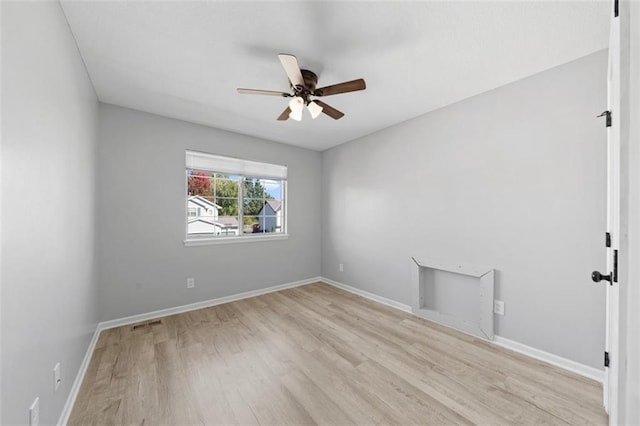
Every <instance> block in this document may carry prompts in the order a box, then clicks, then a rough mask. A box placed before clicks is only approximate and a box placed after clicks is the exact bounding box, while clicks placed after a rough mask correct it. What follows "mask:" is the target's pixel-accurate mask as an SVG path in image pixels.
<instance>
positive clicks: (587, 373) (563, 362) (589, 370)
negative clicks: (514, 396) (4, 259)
mask: <svg viewBox="0 0 640 426" xmlns="http://www.w3.org/2000/svg"><path fill="white" fill-rule="evenodd" d="M315 282H324V283H326V284H329V285H331V286H334V287H337V288H339V289H341V290H344V291H348V292H349V293H353V294H356V295H358V296H362V297H364V298H366V299H369V300H372V301H374V302H378V303H381V304H383V305H387V306H390V307H392V308H395V309H398V310H400V311H403V312H407V313H409V314H412V312H411V306H409V305H405V304H404V303H400V302H398V301H395V300H392V299H388V298H386V297H382V296H378V295H377V294H373V293H370V292H368V291H364V290H360V289H358V288H355V287H352V286H350V285H347V284H343V283H340V282H337V281H334V280H331V279H329V278H324V277H314V278H308V279H306V280H301V281H294V282H291V283H287V284H281V285H275V286H272V287H267V288H263V289H259V290H252V291H247V292H244V293H238V294H234V295H231V296H224V297H219V298H217V299H210V300H205V301H202V302H196V303H191V304H189V305H182V306H176V307H174V308H168V309H161V310H158V311H153V312H147V313H145V314H139V315H132V316H128V317H124V318H119V319H115V320H110V321H104V322H101V323H98V325H97V327H96V331H95V333H94V334H93V338H92V339H91V342H90V343H89V347H88V348H87V352H86V354H85V356H84V359H83V360H82V364H80V369H79V370H78V374H76V378H75V380H74V381H73V385H72V386H71V391H70V392H69V396H68V397H67V401H66V403H65V405H64V408H63V409H62V413H61V414H60V418H59V420H58V425H59V426H64V425H66V424H67V421H68V420H69V416H70V415H71V410H72V409H73V405H74V403H75V401H76V398H77V397H78V392H79V391H80V386H81V385H82V381H83V380H84V376H85V374H86V372H87V368H88V367H89V362H90V361H91V357H92V356H93V351H94V350H95V347H96V343H97V342H98V338H99V336H100V333H101V332H102V330H107V329H110V328H114V327H120V326H123V325H129V324H135V323H138V322H142V321H148V320H151V319H155V318H161V317H165V316H168V315H175V314H180V313H183V312H189V311H195V310H197V309H202V308H208V307H211V306H216V305H221V304H223V303H229V302H235V301H237V300H242V299H247V298H250V297H255V296H260V295H263V294H267V293H273V292H276V291H280V290H285V289H288V288H294V287H300V286H303V285H307V284H312V283H315ZM412 315H413V314H412ZM488 342H490V343H493V344H495V345H498V346H501V347H504V348H507V349H510V350H513V351H515V352H519V353H522V354H524V355H527V356H530V357H531V358H535V359H538V360H541V361H544V362H547V363H549V364H551V365H555V366H557V367H560V368H563V369H565V370H568V371H572V372H574V373H576V374H579V375H581V376H584V377H588V378H590V379H593V380H596V381H599V382H602V381H603V379H604V371H602V370H598V369H596V368H593V367H589V366H586V365H584V364H580V363H578V362H575V361H571V360H569V359H566V358H562V357H560V356H557V355H554V354H551V353H549V352H545V351H542V350H539V349H535V348H532V347H530V346H527V345H523V344H522V343H518V342H515V341H513V340H509V339H506V338H504V337H500V336H497V335H496V336H495V337H494V340H493V341H490V340H488Z"/></svg>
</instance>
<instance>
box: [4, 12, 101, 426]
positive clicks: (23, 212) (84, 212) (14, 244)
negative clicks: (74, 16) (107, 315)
mask: <svg viewBox="0 0 640 426" xmlns="http://www.w3.org/2000/svg"><path fill="white" fill-rule="evenodd" d="M2 8H3V10H2V113H3V116H2V197H3V203H2V292H3V297H2V397H3V401H2V408H3V411H2V419H1V421H0V423H2V424H6V425H8V424H25V423H27V419H28V417H27V415H28V407H29V405H30V404H31V402H32V401H33V400H34V398H35V397H36V396H39V397H40V418H41V423H42V424H52V423H55V422H56V421H57V420H58V416H59V415H60V412H61V410H62V407H63V405H64V402H65V400H66V398H67V396H68V393H69V390H70V388H71V385H72V382H73V380H74V378H75V375H76V373H77V371H78V368H79V366H80V363H81V361H82V358H83V356H84V354H85V352H86V349H87V346H88V344H89V340H90V338H91V336H92V334H93V332H94V330H95V327H96V322H97V314H96V305H97V303H96V299H95V297H96V280H95V272H94V270H95V267H94V265H95V249H94V248H95V244H94V243H95V241H94V225H95V221H94V215H95V195H94V194H95V187H94V186H95V185H94V183H95V180H94V164H95V146H96V140H97V118H98V104H97V100H96V96H95V94H94V92H93V88H92V86H91V83H90V81H89V78H88V77H87V74H86V72H85V69H84V65H83V63H82V60H81V58H80V56H79V54H78V51H77V49H76V45H75V41H74V39H73V36H72V35H71V32H70V31H69V28H68V26H67V22H66V19H65V17H64V15H63V13H62V10H61V8H60V5H59V4H58V3H53V2H46V3H26V2H23V3H13V2H3V5H2ZM56 362H61V363H62V380H63V381H62V385H61V388H60V389H59V391H58V392H57V393H55V394H54V392H53V372H52V369H53V366H54V364H55V363H56Z"/></svg>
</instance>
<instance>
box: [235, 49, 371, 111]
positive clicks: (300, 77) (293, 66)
mask: <svg viewBox="0 0 640 426" xmlns="http://www.w3.org/2000/svg"><path fill="white" fill-rule="evenodd" d="M278 58H280V62H281V63H282V66H283V67H284V70H285V72H286V73H287V76H288V77H289V86H290V88H291V93H287V92H277V91H273V90H255V89H238V93H241V94H246V95H267V96H282V97H284V98H293V99H291V100H290V101H289V106H288V107H287V108H286V109H285V110H284V111H282V114H280V116H279V117H278V120H280V121H283V120H286V119H288V118H289V117H291V118H292V119H294V120H296V121H301V120H302V111H303V110H304V107H305V106H306V107H307V109H308V110H309V112H310V113H311V117H312V118H314V119H315V118H317V117H318V116H319V115H320V113H321V112H324V113H325V114H327V115H328V116H329V117H331V118H333V119H335V120H338V119H340V118H342V117H343V116H344V113H342V112H340V111H338V110H337V109H335V108H333V107H332V106H330V105H327V104H326V103H324V102H322V101H321V100H318V99H311V97H312V96H317V97H322V96H330V95H337V94H340V93H347V92H355V91H357V90H364V89H366V88H367V86H366V84H365V82H364V80H363V79H361V78H359V79H357V80H351V81H345V82H344V83H338V84H333V85H331V86H325V87H321V88H319V89H316V84H318V76H317V75H316V74H315V73H314V72H312V71H309V70H303V69H300V66H299V65H298V60H297V59H296V57H295V56H293V55H289V54H286V53H280V54H279V55H278Z"/></svg>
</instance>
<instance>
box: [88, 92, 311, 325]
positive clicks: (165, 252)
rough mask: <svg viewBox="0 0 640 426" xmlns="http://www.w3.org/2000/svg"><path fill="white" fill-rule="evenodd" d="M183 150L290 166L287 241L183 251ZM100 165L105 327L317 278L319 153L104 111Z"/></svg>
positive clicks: (138, 114) (166, 120)
mask: <svg viewBox="0 0 640 426" xmlns="http://www.w3.org/2000/svg"><path fill="white" fill-rule="evenodd" d="M185 149H194V150H198V151H204V152H210V153H215V154H221V155H229V156H236V157H241V158H246V159H250V160H257V161H264V162H269V163H275V164H284V165H286V166H288V168H289V169H288V173H289V174H288V197H289V198H288V203H289V204H288V207H287V209H288V219H289V222H288V228H289V234H290V236H289V239H288V240H280V241H266V242H264V241H261V242H253V243H248V242H245V243H236V244H224V245H209V246H198V247H185V246H184V244H183V241H184V239H185V205H184V203H185V165H184V162H185V160H184V156H185ZM98 158H99V164H98V186H99V188H98V196H99V201H98V234H99V244H98V246H99V248H98V253H99V265H100V267H99V281H100V293H99V296H100V297H99V299H100V313H101V319H102V320H109V319H114V318H121V317H124V316H128V315H134V314H140V313H146V312H149V311H153V310H158V309H163V308H170V307H174V306H179V305H183V304H188V303H193V302H197V301H202V300H207V299H212V298H218V297H222V296H227V295H232V294H236V293H240V292H245V291H250V290H256V289H260V288H264V287H267V286H272V285H277V284H284V283H288V282H293V281H298V280H302V279H306V278H312V277H316V276H319V275H320V180H321V178H320V172H321V154H320V153H319V152H315V151H309V150H305V149H301V148H295V147H292V146H289V145H283V144H278V143H273V142H267V141H265V140H260V139H256V138H252V137H248V136H242V135H238V134H234V133H229V132H225V131H222V130H216V129H212V128H209V127H204V126H200V125H195V124H190V123H186V122H183V121H179V120H173V119H169V118H163V117H160V116H156V115H152V114H147V113H142V112H137V111H133V110H129V109H125V108H120V107H116V106H112V105H105V104H101V105H100V145H99V148H98ZM187 277H194V278H195V279H196V287H195V288H194V289H187V288H186V279H187Z"/></svg>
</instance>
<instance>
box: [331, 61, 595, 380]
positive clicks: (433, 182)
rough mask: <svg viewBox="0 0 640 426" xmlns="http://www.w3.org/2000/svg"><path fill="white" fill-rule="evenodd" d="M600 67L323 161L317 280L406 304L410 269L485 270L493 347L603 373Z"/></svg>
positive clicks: (520, 85) (477, 103)
mask: <svg viewBox="0 0 640 426" xmlns="http://www.w3.org/2000/svg"><path fill="white" fill-rule="evenodd" d="M606 58H607V56H606V52H605V51H601V52H598V53H595V54H593V55H590V56H587V57H584V58H582V59H579V60H577V61H574V62H571V63H568V64H565V65H563V66H560V67H557V68H554V69H551V70H548V71H546V72H543V73H540V74H538V75H535V76H532V77H530V78H527V79H524V80H521V81H518V82H515V83H513V84H509V85H507V86H504V87H501V88H498V89H496V90H493V91H490V92H487V93H484V94H481V95H478V96H476V97H473V98H470V99H467V100H464V101H462V102H460V103H457V104H454V105H451V106H448V107H446V108H443V109H440V110H437V111H434V112H431V113H428V114H426V115H423V116H420V117H418V118H415V119H413V120H410V121H407V122H405V123H402V124H400V125H397V126H394V127H391V128H388V129H385V130H383V131H380V132H377V133H374V134H372V135H369V136H366V137H364V138H361V139H359V140H357V141H354V142H351V143H347V144H345V145H342V146H339V147H336V148H333V149H331V150H328V151H325V152H324V153H323V162H322V176H323V183H322V190H323V236H324V240H323V245H322V275H323V276H325V277H328V278H331V279H334V280H336V281H339V282H342V283H345V284H348V285H352V286H355V287H357V288H360V289H363V290H366V291H370V292H372V293H375V294H378V295H381V296H384V297H387V298H390V299H393V300H397V301H399V302H403V303H406V304H410V303H411V299H410V294H411V293H410V291H411V286H410V282H409V279H410V269H409V268H410V266H409V260H408V259H409V257H410V256H414V255H421V256H425V257H432V258H435V259H439V260H442V261H446V262H459V263H463V264H465V263H466V264H476V265H482V266H488V267H492V268H495V269H496V270H497V285H496V298H498V299H501V300H504V301H505V302H506V315H505V316H504V317H497V320H496V327H497V334H499V335H501V336H503V337H506V338H509V339H512V340H515V341H518V342H521V343H524V344H526V345H530V346H533V347H535V348H538V349H542V350H545V351H548V352H551V353H554V354H557V355H560V356H563V357H566V358H569V359H572V360H575V361H578V362H581V363H584V364H587V365H590V366H593V367H597V368H601V365H602V350H603V347H604V286H603V285H595V284H593V283H591V282H590V279H589V276H590V272H591V271H592V270H594V269H600V270H603V268H604V266H605V265H604V259H605V253H604V240H603V238H604V236H603V234H604V229H605V213H606V211H605V194H606V192H605V190H606V189H605V183H606V176H605V158H606V157H605V129H604V123H603V121H602V120H596V119H595V116H596V115H597V114H599V113H600V112H601V111H602V110H603V109H604V108H605V105H606ZM339 263H343V264H344V272H342V273H340V272H339V271H338V264H339Z"/></svg>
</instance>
